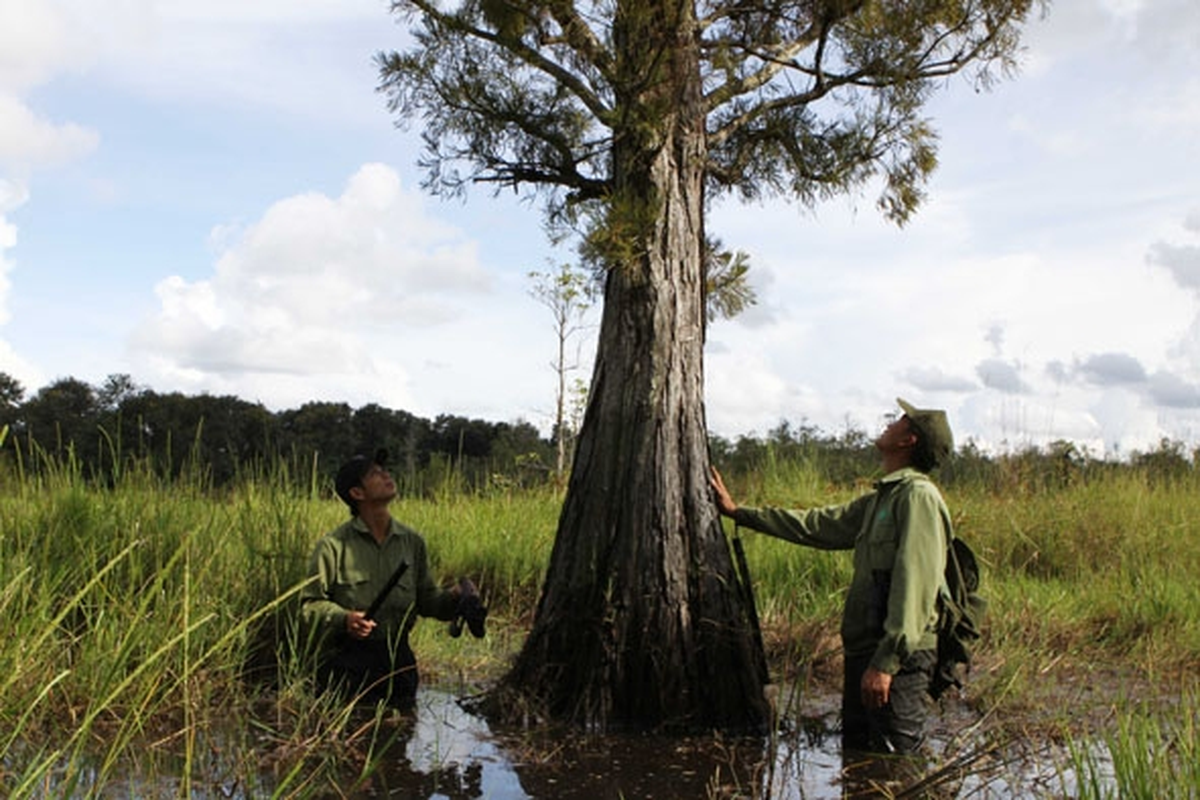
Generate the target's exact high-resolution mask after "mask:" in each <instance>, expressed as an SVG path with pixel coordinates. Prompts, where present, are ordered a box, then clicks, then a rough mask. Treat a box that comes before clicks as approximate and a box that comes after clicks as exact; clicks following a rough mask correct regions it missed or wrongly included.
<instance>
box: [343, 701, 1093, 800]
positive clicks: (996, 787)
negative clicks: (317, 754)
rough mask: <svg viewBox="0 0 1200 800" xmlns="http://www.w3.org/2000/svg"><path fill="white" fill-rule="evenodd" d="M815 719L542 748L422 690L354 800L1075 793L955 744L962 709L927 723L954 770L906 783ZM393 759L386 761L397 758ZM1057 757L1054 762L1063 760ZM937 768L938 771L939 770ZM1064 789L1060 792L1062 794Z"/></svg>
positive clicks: (825, 719)
mask: <svg viewBox="0 0 1200 800" xmlns="http://www.w3.org/2000/svg"><path fill="white" fill-rule="evenodd" d="M807 706H812V707H813V710H814V712H815V713H814V715H813V716H809V717H806V718H804V721H803V722H802V723H801V725H799V726H798V727H797V728H796V729H795V730H790V731H784V732H782V733H780V734H779V735H777V736H774V737H767V738H751V739H745V738H743V739H725V738H722V737H719V736H715V735H714V736H707V737H695V738H679V737H662V736H656V737H651V736H633V735H630V736H603V737H595V736H593V737H575V736H558V737H546V736H544V735H542V734H531V733H521V732H505V731H494V730H492V729H491V728H490V727H489V726H488V724H487V723H486V721H484V720H483V719H481V718H480V717H478V716H475V715H473V714H471V713H470V712H468V711H466V710H465V709H464V708H463V707H462V706H461V705H460V704H459V703H458V701H457V699H456V698H455V697H454V696H452V695H451V694H449V693H446V692H444V691H441V690H437V689H424V690H422V693H421V695H420V697H419V698H418V709H417V713H416V715H415V717H413V718H409V719H407V720H406V721H404V722H402V723H401V725H400V726H399V728H398V737H397V740H396V743H395V745H394V746H393V747H392V748H391V749H390V751H389V756H388V757H385V758H384V759H382V760H381V762H380V764H379V766H378V768H377V770H376V773H375V775H374V778H373V780H372V781H371V783H370V784H369V785H368V786H365V787H364V788H363V789H361V790H359V791H358V792H356V793H355V794H354V795H353V796H354V797H363V798H368V797H398V798H406V799H411V800H416V799H417V798H420V800H426V799H428V800H476V799H483V798H487V799H488V800H533V799H535V798H536V800H576V799H577V800H676V799H677V800H707V799H708V798H746V799H747V800H767V799H768V798H772V799H775V800H801V799H803V800H809V799H813V798H846V797H872V796H873V797H878V796H881V795H885V794H886V791H883V790H881V788H880V787H881V786H883V785H885V783H886V782H887V781H889V780H893V781H895V782H892V783H890V784H886V785H889V786H891V787H892V789H891V791H893V792H895V793H898V794H900V795H902V796H903V795H904V792H905V790H906V789H908V790H912V788H913V787H914V786H915V785H916V784H917V783H918V782H919V781H920V780H921V779H922V777H924V780H925V782H926V789H925V790H924V793H923V794H922V793H921V792H914V793H913V794H911V795H909V796H940V797H972V798H981V797H982V798H1011V797H1038V798H1043V797H1061V796H1064V795H1067V796H1069V795H1070V794H1071V792H1070V788H1071V781H1070V778H1069V775H1068V774H1066V773H1065V772H1064V770H1063V768H1062V760H1061V759H1058V758H1056V757H1055V755H1054V754H1053V753H1052V752H1051V751H1049V750H1046V749H1039V750H1033V749H1024V750H1022V749H1021V748H1020V747H1019V746H1018V745H1015V744H1014V745H1013V746H1012V747H1010V748H1009V749H1008V750H1007V751H1006V752H1004V753H1000V752H998V751H996V750H995V749H991V750H986V751H985V750H983V749H982V748H975V749H972V746H971V745H970V744H969V743H967V744H966V745H964V744H963V743H962V742H961V741H958V740H957V739H956V737H957V736H958V735H959V734H961V733H962V732H963V731H964V730H966V729H969V727H970V722H971V720H970V718H969V716H968V715H967V714H966V712H965V710H960V711H958V712H950V713H948V714H946V713H943V714H942V715H939V716H937V717H935V718H934V719H933V721H932V722H933V724H932V729H931V732H932V734H933V735H932V740H933V742H932V743H933V746H934V748H935V750H942V751H943V752H945V748H946V747H948V746H953V747H954V748H955V758H954V759H953V760H952V761H951V762H950V763H952V764H954V765H958V766H960V767H962V769H953V770H947V771H946V772H936V771H934V772H932V773H930V772H929V771H927V772H925V773H923V775H917V776H914V775H912V774H903V775H901V776H899V777H898V778H897V775H896V773H895V772H894V771H893V770H894V769H895V768H896V765H895V764H892V763H886V762H882V763H881V762H878V761H875V762H871V761H864V760H863V759H859V758H856V757H852V756H851V757H847V760H845V761H844V760H843V754H842V752H841V747H840V739H839V737H838V736H837V734H836V732H835V731H834V730H833V726H834V725H835V724H836V721H837V713H836V698H824V699H823V700H821V699H818V700H814V699H812V698H809V699H808V700H806V707H807ZM392 754H394V757H393V755H392ZM1060 755H1061V754H1060ZM945 765H946V762H945V761H943V762H941V763H940V765H939V766H942V767H944V766H945ZM1064 787H1066V791H1064Z"/></svg>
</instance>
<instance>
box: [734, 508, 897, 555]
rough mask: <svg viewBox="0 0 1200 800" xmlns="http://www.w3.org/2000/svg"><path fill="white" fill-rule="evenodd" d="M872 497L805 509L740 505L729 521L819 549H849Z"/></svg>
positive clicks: (860, 528)
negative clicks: (793, 509) (791, 509)
mask: <svg viewBox="0 0 1200 800" xmlns="http://www.w3.org/2000/svg"><path fill="white" fill-rule="evenodd" d="M873 497H874V495H871V494H867V495H863V496H862V497H859V498H857V499H856V500H852V501H850V502H849V503H845V504H843V505H837V506H825V507H824V508H813V509H808V510H805V511H789V510H787V509H782V508H752V507H741V508H738V510H737V511H736V512H734V515H733V520H734V522H736V523H737V524H738V525H744V526H746V527H747V528H751V529H753V530H756V531H758V532H759V533H765V534H767V535H768V536H774V537H775V538H777V539H783V540H785V541H788V542H792V543H794V544H802V545H806V546H808V547H816V548H819V549H821V550H851V549H853V547H854V542H855V540H856V539H857V538H858V534H859V532H860V531H861V530H862V525H863V515H864V514H865V513H866V512H867V509H868V507H869V506H870V504H871V501H872V498H873Z"/></svg>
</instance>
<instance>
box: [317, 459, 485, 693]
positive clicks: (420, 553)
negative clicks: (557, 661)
mask: <svg viewBox="0 0 1200 800" xmlns="http://www.w3.org/2000/svg"><path fill="white" fill-rule="evenodd" d="M386 461H387V451H386V450H377V451H375V454H374V456H372V457H367V456H365V455H357V456H355V457H353V458H351V459H350V460H349V461H347V462H346V463H345V464H343V465H342V466H341V468H340V469H338V472H337V478H336V482H335V488H336V491H337V495H338V497H340V498H341V499H342V502H344V503H345V504H346V505H347V507H348V508H349V509H350V515H351V518H350V519H349V520H348V521H346V522H344V523H342V525H340V526H338V527H337V528H335V529H334V530H333V531H330V532H329V533H327V534H326V535H325V536H324V537H322V538H321V540H320V541H319V542H318V543H317V546H316V548H315V549H314V551H313V554H312V560H311V562H310V568H309V574H310V576H312V577H313V578H315V580H313V581H312V582H311V583H309V584H308V585H307V586H305V588H304V590H303V591H302V592H301V595H300V603H301V616H302V619H303V620H304V622H305V623H306V624H308V625H309V626H311V629H313V630H314V632H315V633H316V634H317V636H318V637H319V639H320V645H321V652H320V662H319V666H318V680H319V683H320V686H321V688H322V689H336V690H339V691H342V692H346V693H348V694H350V695H356V694H360V693H361V696H362V697H363V699H366V700H386V701H387V702H389V703H390V704H391V705H394V706H396V707H399V708H411V707H412V705H413V703H414V701H415V699H416V694H417V684H418V675H417V661H416V656H415V655H414V654H413V651H412V648H411V647H410V646H409V643H408V636H409V632H410V631H411V630H412V628H413V626H414V625H415V624H416V620H417V617H418V616H421V617H432V618H434V619H440V620H451V619H454V618H455V617H456V616H459V615H463V614H464V611H465V612H466V613H469V614H470V615H471V616H469V617H468V621H469V622H473V623H474V624H473V626H472V632H473V633H474V632H478V633H477V635H480V636H482V635H483V617H484V616H486V613H487V611H486V609H484V608H483V607H482V605H481V604H480V603H479V601H478V595H474V585H473V584H471V583H470V581H462V582H460V584H459V586H462V587H464V588H465V590H466V591H465V592H464V591H461V590H460V588H459V586H455V588H453V589H451V590H442V589H440V588H438V586H437V584H436V583H435V582H434V580H433V576H432V575H431V574H430V572H429V558H428V555H427V552H426V549H425V540H424V539H423V538H422V537H421V535H420V534H418V533H417V532H416V531H413V530H411V529H410V528H407V527H405V526H404V525H401V524H400V523H399V522H397V521H396V520H395V519H393V518H392V515H391V513H390V512H389V510H388V505H389V504H390V503H391V502H392V500H393V499H395V497H396V482H395V481H394V480H392V476H391V475H390V474H389V473H388V470H387V467H386V466H385V463H386ZM401 565H404V566H403V568H402V569H403V571H402V572H401V573H400V575H399V581H398V582H397V583H396V584H395V585H394V587H392V588H390V589H388V590H387V591H386V594H384V595H383V598H382V602H381V604H380V605H379V608H378V610H377V611H376V613H375V614H374V615H373V616H372V617H368V616H367V614H366V611H367V609H368V608H369V606H370V605H371V603H372V601H374V600H375V599H376V598H377V597H379V596H380V595H381V593H383V592H384V590H385V589H386V588H387V586H388V584H389V582H390V579H391V578H392V577H393V576H394V575H395V574H396V573H397V570H398V569H401ZM468 596H469V597H468Z"/></svg>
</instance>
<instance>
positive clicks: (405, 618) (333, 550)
mask: <svg viewBox="0 0 1200 800" xmlns="http://www.w3.org/2000/svg"><path fill="white" fill-rule="evenodd" d="M401 561H403V562H405V563H406V564H408V569H407V570H406V571H405V572H404V575H403V576H402V577H401V578H400V582H399V583H398V584H396V586H395V588H394V589H392V590H391V591H390V592H388V595H387V599H386V600H384V602H383V605H382V606H381V607H380V609H379V612H378V613H377V614H376V622H377V623H378V624H377V625H376V628H375V630H374V631H372V633H371V638H372V639H383V640H386V641H394V640H395V638H396V637H397V635H399V636H407V635H408V632H409V631H410V630H411V629H412V626H413V625H414V624H415V623H416V617H417V616H422V617H434V618H436V619H444V620H448V619H452V618H453V616H454V612H455V608H456V605H457V598H456V597H455V595H453V594H452V593H450V592H447V591H442V590H441V589H439V588H438V586H437V585H436V584H435V583H434V581H433V576H432V575H430V574H429V558H428V555H427V553H426V550H425V540H424V539H422V538H421V536H420V534H418V533H417V532H416V531H413V530H411V529H409V528H407V527H405V526H404V525H401V524H400V523H399V522H396V520H394V519H393V520H391V523H390V526H389V528H388V533H387V536H386V537H385V538H384V540H383V543H382V544H380V543H378V542H376V541H375V537H374V536H372V535H371V532H370V531H369V530H368V529H367V526H366V524H365V523H364V522H363V521H362V520H361V519H359V518H358V517H355V518H354V519H352V520H350V521H349V522H346V523H344V524H342V525H340V526H338V527H337V528H335V529H334V530H332V531H330V532H329V533H327V534H326V535H325V536H324V537H322V538H321V541H319V542H318V543H317V546H316V548H315V549H314V550H313V554H312V560H311V562H310V567H309V574H310V575H311V576H312V577H314V578H316V580H314V581H312V582H311V583H309V584H308V585H307V586H305V587H304V589H303V591H302V592H301V593H300V604H301V614H302V616H303V619H304V621H305V623H306V624H308V625H310V626H313V627H315V628H316V631H317V633H318V634H319V635H320V636H321V637H322V639H323V640H324V641H325V642H326V643H330V642H335V641H336V640H337V638H338V635H339V634H343V633H344V632H345V630H346V615H347V613H348V612H349V611H365V610H366V609H367V607H368V606H369V605H370V604H371V601H372V600H374V599H375V597H376V595H378V594H379V592H380V590H382V589H383V587H384V585H385V584H386V583H387V581H388V579H389V578H390V577H391V576H392V573H393V572H395V571H396V568H397V566H398V565H399V564H400V562H401Z"/></svg>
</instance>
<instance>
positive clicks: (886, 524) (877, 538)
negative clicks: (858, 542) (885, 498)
mask: <svg viewBox="0 0 1200 800" xmlns="http://www.w3.org/2000/svg"><path fill="white" fill-rule="evenodd" d="M899 536H900V532H899V529H898V528H897V526H896V519H895V517H894V516H893V515H892V509H891V506H890V505H888V506H882V507H881V508H879V509H878V510H876V512H875V519H874V521H873V523H872V524H871V527H870V528H869V529H868V530H867V535H866V551H867V552H866V557H867V558H866V561H867V568H868V569H870V570H871V571H872V572H878V571H886V572H891V571H892V567H893V566H895V563H896V549H897V544H898V539H899Z"/></svg>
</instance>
